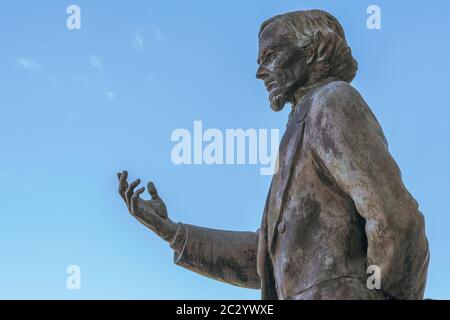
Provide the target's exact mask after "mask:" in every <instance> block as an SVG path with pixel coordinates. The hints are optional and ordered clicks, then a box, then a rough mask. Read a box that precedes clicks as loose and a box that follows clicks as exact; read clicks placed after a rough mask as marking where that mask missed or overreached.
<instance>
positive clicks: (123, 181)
mask: <svg viewBox="0 0 450 320" xmlns="http://www.w3.org/2000/svg"><path fill="white" fill-rule="evenodd" d="M127 177H128V172H126V171H123V172H122V173H121V174H120V176H119V194H120V195H121V197H122V199H123V200H124V201H125V202H126V199H125V191H126V190H127V188H128V182H127Z"/></svg>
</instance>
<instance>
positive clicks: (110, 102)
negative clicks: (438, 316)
mask: <svg viewBox="0 0 450 320" xmlns="http://www.w3.org/2000/svg"><path fill="white" fill-rule="evenodd" d="M70 4H77V5H79V6H80V8H81V30H68V29H67V28H66V18H67V17H68V15H67V14H66V8H67V7H68V6H69V5H70ZM371 4H376V5H378V6H379V7H380V8H381V26H382V29H381V30H369V29H368V28H367V27H366V19H367V17H368V14H367V13H366V9H367V7H368V6H369V5H371ZM312 8H318V9H324V10H327V11H329V12H330V13H332V14H333V15H334V16H336V17H337V18H338V19H339V21H340V22H341V23H342V25H343V27H344V29H345V31H346V35H347V40H348V42H349V44H350V46H351V48H352V50H353V53H354V56H355V58H356V59H357V60H358V62H359V71H358V74H357V77H356V79H355V80H354V82H353V85H354V86H355V87H356V88H357V89H358V90H359V91H360V92H361V94H362V95H363V96H364V98H365V99H366V101H367V102H368V104H369V105H370V106H371V108H372V110H373V111H374V113H375V114H376V116H377V117H378V119H379V121H380V123H381V124H382V126H383V129H384V131H385V134H386V137H387V139H388V141H389V146H390V150H391V152H392V154H393V156H394V157H395V159H396V160H397V162H398V164H399V166H400V168H401V170H402V174H403V179H404V182H405V184H406V185H407V187H408V189H409V190H410V192H411V193H412V194H413V195H414V197H415V198H416V199H417V200H418V202H419V204H420V209H421V211H422V212H423V213H424V215H425V218H426V230H427V235H428V239H429V242H430V248H431V263H430V268H429V276H428V283H427V289H426V294H425V296H426V297H427V298H435V299H443V298H450V277H449V275H448V274H449V272H448V271H449V270H450V250H449V245H450V232H449V226H450V215H449V205H448V202H447V201H448V200H449V197H450V193H449V191H450V170H449V169H448V165H449V163H450V142H449V134H448V129H449V125H448V122H449V117H450V108H449V107H450V106H449V102H448V97H447V93H448V90H449V82H448V75H449V74H450V67H449V63H448V61H449V57H448V52H450V42H449V41H448V34H449V32H450V27H449V24H448V17H449V14H450V2H449V1H444V0H441V1H438V0H434V1H423V0H417V1H387V0H386V1H382V0H374V1H365V0H359V1H356V0H355V1H334V0H329V1H318V0H315V1H306V0H304V1H279V0H265V1H260V0H258V1H257V0H246V1H236V0H234V1H198V0H194V1H181V0H171V1H143V0H142V1H126V2H123V1H121V2H119V1H81V0H75V1H73V2H69V1H31V0H30V1H22V0H16V1H10V2H8V3H3V4H2V10H1V11H0V40H1V43H2V44H3V45H2V48H1V50H0V119H1V125H0V145H1V148H0V155H1V157H0V195H1V196H0V200H1V201H0V217H1V220H0V298H40V299H45V298H57V299H91V298H101V299H107V298H112V299H118V298H135V299H166V298H172V299H185V298H189V299H201V298H202V299H210V298H211V299H234V298H239V299H258V298H259V291H257V290H250V289H242V288H238V287H233V286H230V285H227V284H223V283H220V282H217V281H214V280H211V279H208V278H204V277H201V276H199V275H197V274H194V273H192V272H189V271H187V270H184V269H182V268H181V267H178V266H176V265H174V264H173V262H172V251H171V250H170V248H169V247H168V245H167V244H165V243H163V241H162V240H160V239H159V238H157V237H156V236H155V235H153V234H152V233H151V232H150V231H149V230H147V229H146V228H145V227H143V226H142V225H141V224H140V223H139V222H137V221H136V220H135V219H134V218H133V217H131V216H130V214H128V212H127V210H126V208H125V206H124V204H123V203H122V200H121V199H120V197H119V195H118V193H117V177H116V172H117V171H119V170H122V169H127V170H128V171H129V173H130V176H131V178H137V177H140V178H141V179H142V180H143V181H145V182H147V181H148V180H153V181H154V182H155V184H156V186H157V188H158V190H159V193H160V195H161V196H162V197H163V199H164V200H165V202H166V204H167V206H168V208H169V215H170V216H171V217H172V219H173V220H175V221H181V222H186V223H191V224H197V225H201V226H207V227H212V228H222V229H230V230H256V229H257V228H258V227H259V223H260V219H261V215H262V211H263V206H264V201H265V197H266V193H267V189H268V186H269V183H270V178H271V177H270V176H262V175H260V172H259V166H257V165H212V166H209V165H195V166H194V165H180V166H176V165H174V164H173V163H172V161H171V157H170V155H171V149H172V148H173V146H174V144H175V143H174V142H173V141H171V140H170V136H171V133H172V132H173V131H174V130H175V129H177V128H187V129H188V130H190V131H192V130H193V123H194V120H201V121H203V126H204V127H205V128H218V129H220V130H225V129H227V128H243V129H248V128H267V129H271V128H278V129H280V130H281V132H283V130H284V127H285V123H286V120H287V114H288V110H287V109H288V108H286V109H285V110H284V111H282V112H280V113H274V112H272V111H271V109H270V108H269V105H268V99H267V94H266V92H265V90H264V87H263V85H262V83H261V82H260V81H259V80H257V79H256V78H255V72H256V67H257V65H256V55H257V34H258V30H259V26H260V24H261V23H262V22H263V21H264V20H265V19H267V18H270V17H271V16H273V15H276V14H280V13H284V12H287V11H293V10H299V9H312ZM69 265H78V266H79V267H80V268H81V290H69V289H68V288H67V287H66V279H67V274H66V268H67V266H69Z"/></svg>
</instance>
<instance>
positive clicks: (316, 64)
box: [256, 10, 358, 111]
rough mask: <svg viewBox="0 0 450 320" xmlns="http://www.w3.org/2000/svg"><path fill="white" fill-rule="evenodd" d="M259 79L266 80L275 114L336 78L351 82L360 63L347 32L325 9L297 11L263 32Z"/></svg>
mask: <svg viewBox="0 0 450 320" xmlns="http://www.w3.org/2000/svg"><path fill="white" fill-rule="evenodd" d="M257 63H258V65H259V68H258V71H257V72H256V77H257V78H258V79H261V80H263V81H264V85H265V86H266V89H267V91H268V92H269V100H270V106H271V108H272V109H273V110H274V111H280V110H281V109H283V107H284V105H285V104H286V103H291V104H292V105H295V104H296V103H297V102H298V100H299V99H300V98H301V96H302V92H304V91H305V89H307V88H309V87H311V86H314V85H315V84H316V83H318V82H320V81H321V80H324V79H327V78H330V77H336V78H338V79H340V80H344V81H347V82H351V81H352V80H353V78H354V77H355V74H356V70H357V68H358V67H357V62H356V60H355V59H354V58H353V56H352V53H351V50H350V48H349V46H348V45H347V42H346V40H345V35H344V30H343V29H342V26H341V25H340V24H339V22H338V21H337V20H336V18H335V17H333V16H332V15H331V14H329V13H327V12H324V11H321V10H307V11H295V12H289V13H286V14H282V15H278V16H275V17H273V18H271V19H269V20H267V21H265V22H264V23H263V24H262V25H261V28H260V31H259V52H258V60H257Z"/></svg>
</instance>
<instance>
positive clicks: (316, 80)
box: [118, 10, 429, 299]
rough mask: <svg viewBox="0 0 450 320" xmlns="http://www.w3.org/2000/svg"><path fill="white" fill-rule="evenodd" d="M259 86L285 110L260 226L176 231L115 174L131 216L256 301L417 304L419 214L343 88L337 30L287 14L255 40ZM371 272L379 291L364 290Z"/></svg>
mask: <svg viewBox="0 0 450 320" xmlns="http://www.w3.org/2000/svg"><path fill="white" fill-rule="evenodd" d="M258 64H259V68H258V71H257V74H256V76H257V78H259V79H261V80H263V81H264V84H265V86H266V88H267V91H268V92H269V94H270V104H271V107H272V109H273V110H275V111H279V110H281V109H282V108H283V107H284V105H285V104H287V103H290V104H291V105H292V111H291V113H290V116H289V121H288V124H287V128H286V131H285V133H284V135H283V138H282V140H281V144H280V148H279V153H278V157H279V168H278V170H277V171H276V173H275V174H274V176H273V179H272V183H271V186H270V190H269V193H268V196H267V200H266V205H265V209H264V214H263V217H262V222H261V227H260V229H258V230H257V231H256V232H233V231H222V230H215V229H208V228H202V227H198V226H193V225H189V224H182V223H178V224H177V223H174V222H173V221H172V220H170V219H169V217H168V215H167V209H166V206H165V204H164V203H163V201H162V200H161V198H160V197H159V195H158V193H157V191H156V189H155V187H154V185H153V184H152V183H150V184H149V185H148V191H149V193H150V195H151V200H143V199H141V198H140V194H141V193H142V192H143V191H144V188H140V189H138V190H136V191H135V188H136V187H137V186H138V185H139V183H140V181H139V180H136V181H134V182H133V183H131V184H129V185H128V183H127V172H126V171H124V172H122V173H119V175H118V176H119V193H120V195H121V196H122V198H123V200H124V201H125V202H126V204H127V207H128V209H129V211H130V212H131V214H132V215H133V216H134V217H136V218H137V219H138V220H139V221H140V222H142V223H143V224H144V225H146V226H147V227H148V228H150V229H151V230H152V231H154V232H155V233H156V234H158V235H159V236H160V237H161V238H162V239H164V240H165V241H167V242H168V243H169V244H170V246H171V248H172V249H173V250H174V261H175V263H176V264H177V265H180V266H183V267H185V268H187V269H190V270H192V271H195V272H197V273H199V274H202V275H205V276H208V277H211V278H214V279H217V280H221V281H224V282H227V283H230V284H234V285H237V286H242V287H247V288H260V289H261V291H262V298H263V299H422V298H423V292H424V288H425V282H426V275H427V268H428V261H429V251H428V242H427V238H426V236H425V230H424V229H425V227H424V218H423V216H422V214H421V213H420V211H419V210H418V205H417V202H416V201H415V200H414V198H413V197H412V196H411V195H410V193H409V192H408V190H407V189H406V187H405V186H404V185H403V182H402V179H401V174H400V170H399V168H398V167H397V165H396V163H395V161H394V159H393V158H392V156H391V155H390V153H389V151H388V147H387V143H386V139H385V137H384V135H383V131H382V129H381V127H380V125H379V123H378V121H377V119H376V118H375V116H374V115H373V113H372V112H371V110H370V108H369V107H368V106H367V104H366V103H365V101H364V100H363V98H362V97H361V95H360V94H359V93H358V92H357V91H356V90H355V89H354V88H353V87H352V86H351V85H350V84H349V83H350V82H351V80H352V79H353V77H354V76H355V73H356V70H357V63H356V61H355V60H354V58H353V57H352V54H351V50H350V48H349V47H348V45H347V42H346V40H345V35H344V31H343V29H342V27H341V25H340V24H339V22H338V21H337V20H336V18H334V17H333V16H332V15H330V14H329V13H326V12H324V11H320V10H308V11H297V12H290V13H286V14H283V15H279V16H275V17H273V18H271V19H269V20H268V21H266V22H264V23H263V24H262V26H261V29H260V32H259V54H258ZM369 266H373V267H372V268H373V270H378V271H379V274H378V275H379V276H380V284H381V288H379V289H377V288H372V287H371V286H368V285H367V279H368V277H369V276H370V274H368V273H367V269H368V267H369Z"/></svg>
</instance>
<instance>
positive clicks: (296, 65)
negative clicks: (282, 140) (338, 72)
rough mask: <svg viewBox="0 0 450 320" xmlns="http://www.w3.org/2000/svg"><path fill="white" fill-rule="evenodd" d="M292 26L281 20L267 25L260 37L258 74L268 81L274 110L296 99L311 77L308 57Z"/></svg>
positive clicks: (265, 82) (260, 77)
mask: <svg viewBox="0 0 450 320" xmlns="http://www.w3.org/2000/svg"><path fill="white" fill-rule="evenodd" d="M292 32H293V31H292V30H291V28H289V27H287V26H286V24H283V23H280V22H276V21H274V22H272V23H270V24H269V25H267V26H266V27H265V28H264V29H263V31H262V32H261V34H260V37H259V53H258V60H257V63H258V65H259V68H258V71H257V72H256V77H257V78H258V79H261V80H263V81H264V85H265V86H266V89H267V91H268V92H269V100H270V106H271V108H272V109H273V110H274V111H280V110H281V109H283V107H284V105H285V104H286V103H287V102H290V101H292V100H293V96H294V93H295V91H296V90H297V89H298V88H300V87H301V86H302V85H303V84H304V83H305V82H306V79H307V78H308V71H307V64H306V58H305V57H304V54H303V52H302V50H301V48H299V46H297V45H295V44H294V43H293V40H292V38H293V37H292V34H291V33H292Z"/></svg>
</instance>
